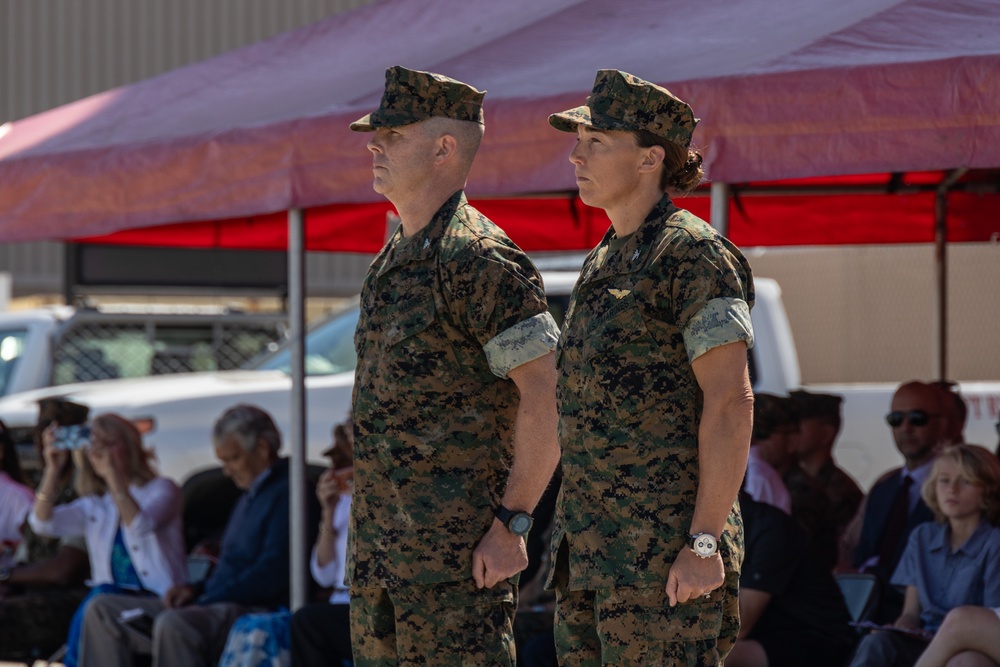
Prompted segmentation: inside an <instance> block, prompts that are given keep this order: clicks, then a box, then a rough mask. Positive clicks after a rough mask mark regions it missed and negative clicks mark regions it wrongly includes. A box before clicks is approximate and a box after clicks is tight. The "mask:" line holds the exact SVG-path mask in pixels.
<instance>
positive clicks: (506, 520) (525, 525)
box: [493, 505, 535, 537]
mask: <svg viewBox="0 0 1000 667" xmlns="http://www.w3.org/2000/svg"><path fill="white" fill-rule="evenodd" d="M493 515H494V516H495V517H496V518H498V519H500V523H502V524H503V525H505V526H507V530H509V531H510V532H511V533H513V534H514V535H517V536H518V537H524V536H525V535H527V534H528V531H529V530H531V524H532V523H534V521H535V520H534V519H532V518H531V515H530V514H528V513H527V512H513V511H511V510H509V509H507V508H506V507H504V506H503V505H497V508H496V509H495V510H493Z"/></svg>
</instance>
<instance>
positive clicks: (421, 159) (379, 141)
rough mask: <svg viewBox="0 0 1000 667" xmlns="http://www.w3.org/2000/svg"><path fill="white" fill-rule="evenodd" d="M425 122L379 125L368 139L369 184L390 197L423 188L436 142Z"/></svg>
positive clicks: (418, 190)
mask: <svg viewBox="0 0 1000 667" xmlns="http://www.w3.org/2000/svg"><path fill="white" fill-rule="evenodd" d="M426 122H427V121H421V122H419V123H412V124H410V125H401V126H399V127H380V128H377V129H376V130H375V131H374V132H373V133H372V137H371V139H369V140H368V150H370V151H371V152H372V175H373V178H374V182H373V183H372V187H373V188H374V189H375V192H378V193H379V194H381V195H383V196H384V197H386V198H387V199H389V200H390V201H391V200H392V199H393V197H405V196H408V195H409V196H412V195H413V194H415V193H419V192H422V191H423V190H424V184H425V183H427V182H428V181H429V180H430V177H431V165H432V164H433V161H434V153H435V145H436V143H437V142H436V136H435V135H434V133H432V132H430V131H429V128H428V127H427V126H426Z"/></svg>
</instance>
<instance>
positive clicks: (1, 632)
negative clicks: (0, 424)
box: [0, 399, 89, 664]
mask: <svg viewBox="0 0 1000 667" xmlns="http://www.w3.org/2000/svg"><path fill="white" fill-rule="evenodd" d="M88 412H89V411H88V409H87V407H86V406H83V405H78V404H76V403H71V402H69V401H65V400H62V399H44V400H42V401H41V402H40V405H39V419H38V423H37V425H36V428H35V448H36V449H37V451H38V459H39V460H40V461H44V455H43V453H42V452H43V445H42V432H43V431H44V430H45V429H46V428H47V427H48V425H49V424H51V423H52V422H53V421H56V422H58V423H60V424H63V425H73V424H82V423H84V422H85V421H87V413H88ZM74 469H75V468H74V466H73V461H72V458H71V457H66V461H65V463H64V464H63V467H62V469H61V470H59V471H58V473H57V477H58V483H57V491H56V494H55V498H56V500H55V502H56V504H57V505H64V504H67V503H70V502H72V501H73V500H75V499H76V491H75V490H74V489H73V471H74ZM21 532H22V535H23V539H22V540H21V543H20V544H19V545H18V547H17V551H16V552H15V554H14V562H13V563H12V564H10V565H9V566H6V565H5V566H4V567H0V660H8V661H12V662H26V663H28V664H31V663H32V662H34V661H35V660H38V659H41V658H46V657H48V656H50V655H52V654H53V653H54V652H55V651H56V650H57V649H58V648H59V647H60V646H62V645H63V644H65V643H66V636H67V634H68V633H69V624H70V619H71V618H72V617H73V612H74V610H75V609H76V608H77V607H78V606H80V603H81V602H82V601H83V598H84V597H85V596H86V594H87V589H86V587H85V586H84V585H83V581H84V579H85V578H86V577H87V572H88V566H87V544H86V542H85V541H84V538H83V535H74V536H71V537H64V538H61V539H56V538H49V537H43V536H41V535H38V534H37V533H35V531H34V530H32V529H31V526H30V525H28V524H27V523H24V524H23V525H22V526H21Z"/></svg>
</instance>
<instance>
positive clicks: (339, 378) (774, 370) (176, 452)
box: [0, 271, 1000, 488]
mask: <svg viewBox="0 0 1000 667" xmlns="http://www.w3.org/2000/svg"><path fill="white" fill-rule="evenodd" d="M576 276H577V274H576V272H569V271H563V272H543V277H544V280H545V285H546V291H547V292H548V294H549V302H550V307H551V309H552V311H553V315H554V316H555V317H556V319H557V321H561V319H562V313H563V312H564V309H565V307H566V304H567V302H568V298H569V293H570V291H571V289H572V286H573V284H574V282H575V281H576ZM756 287H757V303H756V306H755V307H754V309H753V311H752V317H753V323H754V330H755V338H756V344H755V346H754V348H753V351H752V354H751V373H752V380H753V385H754V389H755V390H756V391H764V392H770V393H776V394H784V393H787V392H788V391H789V390H790V389H796V388H799V387H800V386H801V379H800V375H799V363H798V358H797V356H796V350H795V342H794V340H793V338H792V334H791V329H790V327H789V324H788V319H787V316H786V314H785V309H784V306H783V305H782V301H781V290H780V288H779V287H778V284H777V283H776V282H775V281H773V280H769V279H767V278H758V279H757V281H756ZM357 318H358V310H357V306H356V305H353V306H350V307H348V308H347V309H345V310H344V311H342V312H340V313H338V314H336V315H334V316H333V317H331V318H329V319H328V320H326V321H324V322H322V323H321V324H319V325H318V326H316V327H314V328H313V329H312V330H311V331H310V332H309V334H308V336H307V339H306V373H307V378H306V394H307V402H308V407H307V437H308V443H307V449H308V455H309V458H310V460H311V461H319V460H320V452H321V451H323V449H325V448H326V447H327V446H328V444H329V442H330V431H331V428H332V427H333V425H334V424H335V423H337V422H340V421H342V420H343V419H344V417H345V416H346V414H347V412H348V409H349V407H350V400H351V389H352V384H353V380H354V372H353V371H354V366H355V363H356V357H355V355H354V340H353V333H354V328H355V324H356V322H357ZM289 368H290V364H289V354H288V350H287V349H285V348H282V349H279V350H278V351H277V352H275V353H274V354H272V355H270V356H268V357H265V358H263V359H261V360H259V361H257V362H255V363H252V364H251V365H250V366H248V367H245V368H244V369H242V370H234V371H222V372H211V373H189V374H185V375H176V376H166V377H155V378H146V379H134V380H108V381H102V382H89V383H85V384H70V385H65V386H61V387H54V388H51V389H46V390H41V391H33V392H27V393H21V394H17V395H13V396H9V397H6V398H3V399H2V400H0V418H2V419H3V420H4V421H5V422H6V423H7V424H8V426H9V427H10V428H11V430H12V431H13V433H14V435H15V437H16V438H17V440H18V441H19V442H25V441H27V440H30V432H31V426H32V424H33V423H34V421H35V419H36V417H37V414H38V400H39V399H41V398H44V397H49V396H56V395H58V396H66V397H68V398H70V399H72V400H74V401H77V402H80V403H84V404H87V405H89V406H91V408H92V410H93V412H94V413H100V412H105V411H114V412H118V413H120V414H122V415H124V416H126V417H128V418H130V419H134V420H136V421H137V422H138V423H140V424H142V425H144V426H145V427H146V428H148V431H147V434H146V442H147V444H148V445H149V446H151V447H152V448H154V450H155V452H156V454H157V457H158V459H159V465H160V469H161V470H162V471H163V472H164V474H167V475H169V476H171V477H173V478H175V479H177V480H178V481H183V480H185V479H187V478H188V477H189V476H190V475H192V474H193V473H195V472H198V471H200V470H203V469H205V468H208V467H212V466H215V465H216V461H215V460H214V457H213V451H212V447H211V444H210V429H211V425H212V423H213V421H214V420H215V418H216V417H218V416H219V415H220V414H221V413H222V411H223V410H224V409H225V408H227V407H229V406H230V405H233V404H235V403H238V402H249V403H255V404H257V405H260V406H262V407H264V408H265V409H267V410H268V411H269V412H271V413H272V414H273V415H274V416H275V419H276V420H277V422H278V424H279V426H280V427H281V428H282V430H283V431H284V432H285V433H287V432H288V424H289V423H290V420H289V398H290V393H291V392H290V388H291V379H290V377H289ZM901 379H909V378H901ZM806 389H809V390H813V391H823V392H826V391H829V392H833V393H838V394H842V395H843V396H844V397H845V403H844V428H843V431H842V433H841V437H840V440H839V444H838V446H837V449H836V451H835V455H836V457H837V460H838V462H839V463H840V464H841V465H842V466H843V467H844V468H845V469H846V470H847V471H848V472H849V473H851V474H852V475H853V476H854V477H855V478H856V479H857V480H858V482H859V483H860V484H861V485H862V486H863V487H865V488H867V487H868V486H870V485H871V483H872V482H873V481H874V480H875V479H876V478H877V477H878V476H879V475H880V474H881V473H882V472H884V471H885V470H887V469H889V468H890V467H893V466H895V465H898V464H899V463H900V462H901V460H902V459H901V457H900V456H899V454H898V453H897V452H896V449H895V447H894V446H893V443H892V439H891V435H890V431H889V428H888V426H886V424H885V420H884V417H885V414H886V413H887V412H888V410H889V401H890V398H891V396H892V392H893V391H894V389H895V387H894V386H892V385H878V386H874V385H840V386H824V387H819V386H815V387H806ZM961 391H962V393H963V395H964V396H965V398H966V400H967V402H968V403H969V407H970V410H969V423H968V427H967V429H966V436H967V439H968V440H969V441H970V442H976V443H979V444H983V445H987V446H992V445H993V444H994V443H995V442H996V435H995V431H994V423H995V422H996V421H997V414H998V410H1000V384H997V383H973V384H963V385H961Z"/></svg>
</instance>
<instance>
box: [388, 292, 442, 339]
mask: <svg viewBox="0 0 1000 667" xmlns="http://www.w3.org/2000/svg"><path fill="white" fill-rule="evenodd" d="M434 320H435V311H434V301H433V300H431V299H427V300H424V301H421V302H419V303H416V304H414V305H413V306H411V307H410V308H408V309H406V310H405V311H402V312H399V313H396V314H395V316H394V317H392V318H391V319H389V321H388V322H387V323H386V327H385V345H386V347H394V346H395V345H397V344H398V343H400V342H402V341H404V340H406V339H407V338H412V337H413V336H417V335H419V334H420V332H422V331H425V330H427V329H428V328H430V327H431V326H432V325H433V324H434Z"/></svg>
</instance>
